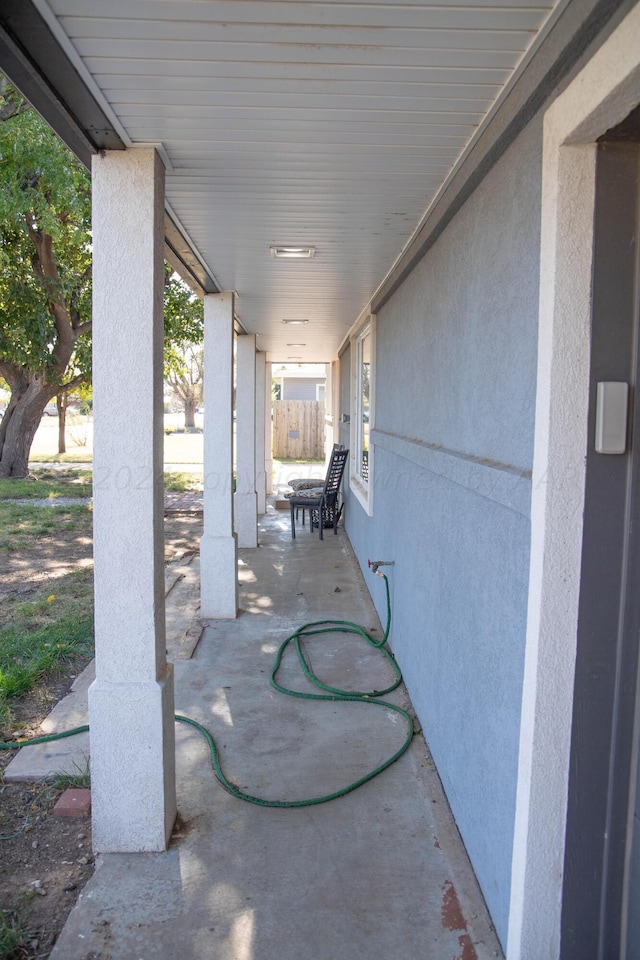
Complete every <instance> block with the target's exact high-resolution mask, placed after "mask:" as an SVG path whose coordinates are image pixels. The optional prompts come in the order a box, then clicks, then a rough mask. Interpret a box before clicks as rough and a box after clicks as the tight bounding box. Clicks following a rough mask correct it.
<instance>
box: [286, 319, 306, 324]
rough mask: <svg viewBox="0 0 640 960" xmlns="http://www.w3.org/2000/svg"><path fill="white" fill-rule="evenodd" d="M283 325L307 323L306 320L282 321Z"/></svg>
mask: <svg viewBox="0 0 640 960" xmlns="http://www.w3.org/2000/svg"><path fill="white" fill-rule="evenodd" d="M282 322H283V323H309V321H308V320H295V319H294V320H283V321H282Z"/></svg>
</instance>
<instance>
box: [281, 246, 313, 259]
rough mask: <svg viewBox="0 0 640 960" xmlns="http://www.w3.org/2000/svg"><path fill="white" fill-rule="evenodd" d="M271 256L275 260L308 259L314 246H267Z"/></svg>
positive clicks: (311, 255)
mask: <svg viewBox="0 0 640 960" xmlns="http://www.w3.org/2000/svg"><path fill="white" fill-rule="evenodd" d="M269 250H270V251H271V256H272V257H275V258H276V260H310V259H311V257H313V256H314V254H315V252H316V248H315V247H284V246H283V247H269Z"/></svg>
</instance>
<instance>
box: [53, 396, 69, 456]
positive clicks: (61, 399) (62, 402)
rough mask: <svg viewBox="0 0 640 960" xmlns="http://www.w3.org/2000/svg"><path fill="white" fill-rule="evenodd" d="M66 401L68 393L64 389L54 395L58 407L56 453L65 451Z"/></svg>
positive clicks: (67, 400)
mask: <svg viewBox="0 0 640 960" xmlns="http://www.w3.org/2000/svg"><path fill="white" fill-rule="evenodd" d="M68 402H69V394H68V393H67V392H66V390H65V391H64V392H63V393H59V394H58V396H57V397H56V406H57V408H58V453H66V452H67V437H66V427H67V404H68Z"/></svg>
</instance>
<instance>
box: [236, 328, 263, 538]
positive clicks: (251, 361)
mask: <svg viewBox="0 0 640 960" xmlns="http://www.w3.org/2000/svg"><path fill="white" fill-rule="evenodd" d="M236 362H237V372H236V450H237V454H236V494H235V497H234V513H235V529H236V533H237V534H238V546H239V547H257V546H258V495H257V493H256V338H255V336H253V335H247V336H243V337H238V339H237V341H236Z"/></svg>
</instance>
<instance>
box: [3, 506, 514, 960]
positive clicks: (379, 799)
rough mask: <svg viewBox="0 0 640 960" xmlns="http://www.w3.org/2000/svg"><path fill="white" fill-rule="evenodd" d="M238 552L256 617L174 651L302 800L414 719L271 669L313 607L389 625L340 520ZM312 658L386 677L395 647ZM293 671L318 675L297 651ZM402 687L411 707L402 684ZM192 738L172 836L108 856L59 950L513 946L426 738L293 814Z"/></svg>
mask: <svg viewBox="0 0 640 960" xmlns="http://www.w3.org/2000/svg"><path fill="white" fill-rule="evenodd" d="M241 558H242V559H241V567H240V580H241V606H242V613H241V615H240V616H239V617H238V619H237V620H236V621H233V622H212V623H210V624H209V625H208V626H206V628H205V630H204V633H203V636H202V638H201V640H200V642H199V644H198V646H197V648H196V650H195V652H194V655H193V657H192V659H190V660H184V659H175V678H176V710H177V712H179V713H183V714H186V715H188V716H190V717H193V718H195V719H196V720H198V721H200V722H201V723H203V724H204V725H205V726H206V727H207V728H208V729H210V730H211V732H212V733H213V735H214V737H215V739H216V741H217V743H218V745H219V749H220V753H221V758H222V763H223V766H224V768H225V770H226V772H227V775H228V776H229V777H230V779H231V780H233V781H234V782H235V783H236V784H238V786H240V787H241V788H242V789H244V790H247V791H249V792H251V793H253V794H257V795H259V796H263V797H268V798H278V799H289V800H293V799H300V798H304V797H313V796H317V795H319V794H323V793H326V792H331V791H332V790H336V789H338V788H339V787H341V786H343V785H345V784H348V783H350V782H351V781H353V780H355V779H357V778H358V777H359V776H361V775H363V773H364V772H365V771H367V770H369V769H371V768H373V767H374V766H376V765H377V764H378V763H380V762H381V761H382V759H383V758H385V757H386V756H389V755H391V754H392V753H393V752H394V751H395V750H396V749H398V747H399V746H400V744H401V743H402V740H403V738H404V729H403V723H402V720H401V718H400V717H398V715H397V714H395V713H392V712H391V711H387V710H385V709H380V708H377V709H375V708H373V707H369V706H367V705H366V704H364V705H363V704H359V703H355V704H351V703H335V702H330V703H314V702H311V701H306V700H299V699H294V698H291V697H286V696H283V695H281V694H279V693H277V692H276V691H274V690H273V689H272V688H271V687H270V685H269V673H270V669H271V665H272V662H273V658H274V654H275V652H276V650H277V648H278V646H279V644H280V642H281V641H282V640H283V639H284V638H285V637H287V636H288V635H290V634H291V633H292V632H293V630H294V629H295V627H297V626H299V625H300V624H301V623H304V622H306V621H310V620H317V619H324V618H328V617H330V618H338V619H349V620H353V621H356V622H358V623H361V624H363V625H364V626H365V627H367V628H372V627H376V628H377V631H378V635H381V629H380V624H379V622H378V619H377V616H376V614H375V611H374V608H373V606H372V604H371V601H370V599H369V596H368V593H367V590H366V588H365V585H364V582H363V579H362V576H361V574H360V570H359V568H358V566H357V564H356V562H355V559H354V557H353V554H352V552H351V548H350V546H349V543H348V540H347V538H346V535H345V533H344V531H343V530H340V532H339V535H338V536H337V537H334V536H333V534H332V533H328V534H327V536H326V538H325V539H324V541H322V542H320V540H319V539H318V537H317V536H314V537H312V536H311V535H310V534H309V533H308V532H307V531H302V530H301V531H300V535H299V536H298V538H297V539H296V540H295V541H292V540H291V538H290V533H289V522H288V516H287V514H285V513H282V512H278V511H274V510H273V509H272V508H271V507H270V509H269V513H268V514H267V516H266V517H264V518H263V519H262V522H261V528H260V547H259V548H258V549H257V550H244V551H241ZM169 596H171V594H169ZM391 637H392V638H393V631H392V634H391ZM391 642H392V641H391ZM310 657H311V661H312V664H313V667H314V669H315V670H316V672H317V673H318V674H319V675H320V676H322V677H323V678H324V679H325V680H327V681H328V682H329V683H334V684H335V685H338V686H344V687H348V686H351V687H352V688H356V689H373V688H375V687H379V686H381V685H387V684H388V683H389V679H388V678H389V667H388V665H385V664H384V662H382V663H381V661H380V659H379V655H378V656H376V654H375V653H371V652H370V648H369V647H368V646H367V645H366V644H365V643H364V642H362V641H358V640H356V639H355V638H353V637H350V636H347V635H344V634H329V635H327V636H325V637H322V638H318V639H317V640H315V641H313V642H312V643H311V645H310ZM281 676H282V680H283V682H284V683H285V684H286V685H290V686H293V687H295V688H296V689H300V690H303V689H306V688H307V681H306V680H304V678H303V677H301V675H300V672H299V668H298V666H297V661H295V657H294V655H293V654H291V655H287V657H286V659H285V663H284V665H283V669H282V673H281ZM389 699H393V700H394V702H396V703H400V704H404V705H405V706H408V699H407V694H406V692H405V691H404V689H400V690H398V691H395V692H394V693H393V694H390V695H389ZM123 736H126V731H123ZM176 736H177V778H178V803H179V820H178V824H177V827H176V831H175V833H174V837H173V840H172V843H171V847H170V849H169V851H168V852H166V853H163V854H129V855H122V854H109V855H102V856H100V857H99V858H98V862H97V867H96V871H95V874H94V877H93V878H92V880H91V881H90V882H89V884H88V885H87V887H86V888H85V890H84V891H83V893H82V894H81V896H80V899H79V901H78V903H77V905H76V907H75V908H74V910H73V911H72V913H71V915H70V918H69V920H68V922H67V925H66V927H65V929H64V931H63V932H62V934H61V936H60V939H59V940H58V943H57V945H56V946H55V948H54V950H53V953H52V954H51V960H178V958H180V960H306V958H310V960H364V958H367V960H489V958H491V960H495V958H496V957H501V956H502V954H501V951H500V946H499V944H498V941H497V940H496V938H495V935H494V933H493V929H492V927H491V924H490V921H489V918H488V916H487V914H486V910H485V907H484V904H483V901H482V898H481V896H480V893H479V891H478V888H477V885H476V882H475V879H474V876H473V873H472V871H471V869H470V867H469V863H468V861H467V858H466V855H465V851H464V848H463V846H462V844H461V841H460V838H459V836H458V834H457V831H456V828H455V824H454V823H453V821H452V819H451V816H450V813H449V809H448V806H447V803H446V800H445V798H444V796H443V794H442V790H441V787H440V784H439V780H438V778H437V775H436V774H435V771H434V768H433V764H432V761H431V759H430V757H429V753H428V750H427V747H426V745H425V742H424V740H423V739H422V736H421V735H416V736H415V737H414V739H413V742H412V744H411V746H410V748H409V750H408V751H407V753H405V754H404V756H403V757H402V758H401V759H400V760H399V761H398V762H397V763H395V764H394V765H393V766H392V767H391V768H389V769H388V770H386V771H385V772H384V773H383V774H381V775H380V776H379V777H377V778H376V779H374V780H373V781H371V782H369V783H367V784H365V785H364V786H363V787H361V788H360V789H358V790H356V791H355V792H353V793H351V794H349V795H348V796H346V797H343V798H341V799H339V800H334V801H331V802H330V803H325V804H321V805H318V806H312V807H302V808H296V809H273V808H263V807H258V806H255V805H252V804H248V803H245V802H243V801H240V800H237V799H235V798H234V797H233V796H231V795H230V794H229V793H227V792H226V791H225V790H224V789H222V787H221V786H220V785H219V784H218V783H217V781H216V780H215V779H214V777H213V775H212V773H211V768H210V762H209V757H208V752H207V749H206V746H205V743H204V741H203V740H202V739H201V738H200V737H199V736H198V734H197V733H196V732H195V731H193V730H192V729H190V728H186V727H184V726H183V725H178V726H177V731H176ZM64 742H65V741H63V743H64ZM34 749H35V748H34ZM22 754H23V755H25V756H26V754H27V751H22ZM16 759H18V758H16ZM123 776H126V771H123Z"/></svg>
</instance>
